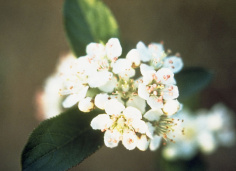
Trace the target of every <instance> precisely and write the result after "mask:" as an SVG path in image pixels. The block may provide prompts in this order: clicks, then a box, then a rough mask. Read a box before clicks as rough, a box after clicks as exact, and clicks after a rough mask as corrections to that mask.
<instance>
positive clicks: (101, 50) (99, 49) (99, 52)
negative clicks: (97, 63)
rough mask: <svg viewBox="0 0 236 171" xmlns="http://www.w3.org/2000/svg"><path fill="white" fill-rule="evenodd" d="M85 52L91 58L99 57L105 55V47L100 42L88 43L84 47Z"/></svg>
mask: <svg viewBox="0 0 236 171" xmlns="http://www.w3.org/2000/svg"><path fill="white" fill-rule="evenodd" d="M86 53H87V54H88V55H89V56H91V57H93V58H98V59H101V58H103V57H104V56H105V55H106V49H105V46H104V45H102V44H100V43H90V44H88V45H87V47H86Z"/></svg>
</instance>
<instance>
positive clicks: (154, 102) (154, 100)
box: [147, 96, 163, 109]
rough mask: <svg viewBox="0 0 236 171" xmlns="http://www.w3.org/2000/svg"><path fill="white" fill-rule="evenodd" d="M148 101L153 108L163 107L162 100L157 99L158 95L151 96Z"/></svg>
mask: <svg viewBox="0 0 236 171" xmlns="http://www.w3.org/2000/svg"><path fill="white" fill-rule="evenodd" d="M147 103H148V105H149V106H150V107H151V108H152V109H159V108H162V107H163V102H162V101H159V100H158V99H157V97H155V96H150V97H149V98H148V99H147Z"/></svg>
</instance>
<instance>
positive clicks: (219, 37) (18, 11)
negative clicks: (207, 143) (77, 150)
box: [0, 0, 236, 171]
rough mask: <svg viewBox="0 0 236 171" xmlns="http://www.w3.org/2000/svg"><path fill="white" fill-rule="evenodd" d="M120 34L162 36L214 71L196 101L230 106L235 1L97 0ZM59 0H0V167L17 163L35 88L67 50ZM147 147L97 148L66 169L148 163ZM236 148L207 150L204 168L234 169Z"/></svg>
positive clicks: (132, 39) (30, 124)
mask: <svg viewBox="0 0 236 171" xmlns="http://www.w3.org/2000/svg"><path fill="white" fill-rule="evenodd" d="M104 1H105V3H106V4H107V5H108V6H109V7H110V8H111V10H112V11H113V13H114V15H115V16H116V18H117V20H118V23H119V25H120V29H121V36H122V40H123V41H126V42H129V43H130V44H133V47H134V46H135V44H136V43H137V42H138V41H140V40H142V41H144V42H145V43H146V44H148V43H150V42H159V41H161V40H163V41H164V42H165V47H166V48H170V49H171V50H172V52H174V53H175V52H180V53H181V55H182V57H183V60H184V63H185V66H203V67H205V68H209V69H210V70H212V71H214V74H215V78H214V81H213V83H212V84H211V85H210V86H209V87H208V88H207V89H206V90H205V91H204V93H203V95H202V104H203V106H204V107H211V105H213V104H214V103H216V102H218V101H222V102H224V103H225V104H226V105H227V106H228V107H230V108H232V109H233V110H234V111H236V93H235V88H236V81H235V76H236V71H235V66H236V59H235V45H236V44H235V41H236V39H235V38H236V33H235V31H236V22H235V21H236V12H235V10H236V2H235V1H234V0H198V1H196V0H175V1H172V0H126V1H121V0H112V1H111V0H104ZM62 4H63V0H58V1H49V0H44V1H32V0H21V1H17V0H15V1H13V0H12V1H9V0H0V97H1V100H0V110H1V112H0V150H1V153H0V170H3V171H8V170H9V171H15V170H20V154H21V151H22V149H23V147H24V145H25V143H26V141H27V138H28V135H29V134H30V133H31V131H32V130H33V128H35V127H36V126H37V125H38V124H39V122H38V121H37V120H36V119H35V115H34V114H35V107H34V96H35V91H36V90H37V89H38V88H40V87H41V86H42V84H43V82H44V80H45V78H46V77H47V76H48V75H49V74H50V73H52V72H53V70H54V67H55V64H56V61H57V59H58V57H59V56H60V55H62V54H64V53H65V52H67V51H68V49H69V48H68V44H67V42H66V38H65V33H64V31H63V24H62ZM155 155H156V154H155V153H152V152H145V153H143V152H139V151H138V150H135V151H133V152H130V151H127V150H125V149H124V148H122V147H121V148H116V149H112V150H111V149H108V148H102V149H101V150H99V151H98V152H97V153H96V154H95V155H93V156H92V157H90V158H88V159H87V160H85V161H84V162H83V163H82V164H81V165H80V166H78V167H76V168H74V169H73V170H144V169H145V170H155V166H154V165H153V164H152V162H153V160H154V156H155ZM235 159H236V148H235V147H234V148H231V149H219V150H218V151H217V152H215V153H214V154H212V155H210V156H207V157H206V160H207V161H208V163H209V170H235V169H234V168H236V163H235Z"/></svg>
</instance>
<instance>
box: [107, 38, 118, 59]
mask: <svg viewBox="0 0 236 171" xmlns="http://www.w3.org/2000/svg"><path fill="white" fill-rule="evenodd" d="M106 53H107V57H108V58H109V59H110V60H114V58H118V57H119V56H120V55H121V53H122V48H121V45H120V41H119V39H117V38H111V39H109V40H108V42H107V44H106Z"/></svg>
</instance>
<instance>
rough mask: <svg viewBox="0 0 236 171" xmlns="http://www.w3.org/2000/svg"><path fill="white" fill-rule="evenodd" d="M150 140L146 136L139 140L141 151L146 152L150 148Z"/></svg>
mask: <svg viewBox="0 0 236 171" xmlns="http://www.w3.org/2000/svg"><path fill="white" fill-rule="evenodd" d="M149 143H150V142H149V140H148V138H147V136H146V135H141V137H140V138H139V139H138V143H137V148H138V149H139V150H141V151H146V150H147V148H148V146H149Z"/></svg>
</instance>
